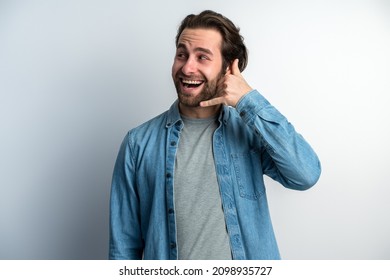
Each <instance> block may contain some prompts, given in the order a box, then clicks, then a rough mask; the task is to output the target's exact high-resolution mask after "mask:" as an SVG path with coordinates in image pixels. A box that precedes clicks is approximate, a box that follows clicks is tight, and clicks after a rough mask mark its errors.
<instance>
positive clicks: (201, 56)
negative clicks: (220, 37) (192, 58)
mask: <svg viewBox="0 0 390 280" xmlns="http://www.w3.org/2000/svg"><path fill="white" fill-rule="evenodd" d="M199 59H200V60H208V59H209V58H208V57H207V55H204V54H202V55H200V56H199Z"/></svg>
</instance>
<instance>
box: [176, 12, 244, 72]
mask: <svg viewBox="0 0 390 280" xmlns="http://www.w3.org/2000/svg"><path fill="white" fill-rule="evenodd" d="M185 28H190V29H191V28H192V29H194V28H211V29H216V30H217V31H219V32H220V33H221V35H222V48H221V53H222V57H223V69H226V68H227V66H230V65H231V64H232V62H233V61H234V60H235V59H236V58H238V59H239V63H238V68H239V69H240V71H241V72H242V71H244V69H245V67H246V65H247V64H248V53H247V49H246V47H245V44H244V38H243V37H242V36H241V35H240V28H238V27H236V26H235V25H234V24H233V22H232V21H231V20H230V19H228V18H226V17H224V16H223V15H221V14H218V13H216V12H213V11H210V10H206V11H203V12H201V13H200V14H199V15H194V14H191V15H188V16H186V17H185V18H184V20H183V21H182V22H181V25H180V26H179V29H178V30H177V35H176V46H177V44H178V41H179V37H180V35H181V33H182V32H183V30H184V29H185Z"/></svg>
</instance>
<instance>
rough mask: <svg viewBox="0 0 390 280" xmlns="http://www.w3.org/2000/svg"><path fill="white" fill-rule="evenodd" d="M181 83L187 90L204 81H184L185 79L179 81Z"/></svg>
mask: <svg viewBox="0 0 390 280" xmlns="http://www.w3.org/2000/svg"><path fill="white" fill-rule="evenodd" d="M180 81H181V83H182V84H183V86H184V87H187V88H195V87H198V86H200V85H201V84H203V83H204V81H201V80H186V79H180Z"/></svg>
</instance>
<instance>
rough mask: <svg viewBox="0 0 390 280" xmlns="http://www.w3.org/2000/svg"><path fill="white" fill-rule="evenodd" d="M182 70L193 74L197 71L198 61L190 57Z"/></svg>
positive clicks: (186, 73)
mask: <svg viewBox="0 0 390 280" xmlns="http://www.w3.org/2000/svg"><path fill="white" fill-rule="evenodd" d="M181 71H182V72H183V74H184V75H191V74H194V73H195V72H196V61H195V59H193V58H192V57H188V59H187V60H186V62H185V63H184V65H183V67H182V68H181Z"/></svg>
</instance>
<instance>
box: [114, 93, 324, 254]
mask: <svg viewBox="0 0 390 280" xmlns="http://www.w3.org/2000/svg"><path fill="white" fill-rule="evenodd" d="M218 120H219V126H218V128H217V129H216V130H215V132H214V135H213V154H214V161H215V167H216V173H217V179H218V184H219V188H220V194H221V200H222V205H223V212H224V216H225V222H226V228H227V231H228V235H229V240H230V247H231V252H232V257H233V259H236V260H243V259H280V254H279V250H278V246H277V242H276V240H275V235H274V231H273V228H272V223H271V219H270V214H269V209H268V204H267V197H266V190H265V187H264V181H263V175H267V176H269V177H271V178H273V179H274V180H276V181H278V182H280V183H281V184H282V185H283V186H285V187H286V188H290V189H295V190H306V189H308V188H310V187H311V186H313V185H314V184H315V183H316V182H317V180H318V178H319V176H320V173H321V167H320V162H319V160H318V157H317V155H316V154H315V152H314V151H313V150H312V148H311V147H310V146H309V144H308V143H307V142H306V141H305V140H304V139H303V137H302V136H301V135H300V134H298V133H297V132H296V131H295V129H294V127H293V126H292V125H291V124H290V123H289V122H288V121H287V119H286V118H285V117H284V116H283V115H282V114H280V113H279V112H278V111H277V110H276V109H275V108H274V107H273V106H272V105H271V104H270V103H269V102H268V101H267V100H266V99H265V98H264V97H263V96H262V95H261V94H260V93H259V92H258V91H256V90H253V91H251V92H250V93H248V94H246V95H245V96H244V97H243V98H241V100H240V101H239V102H238V104H237V106H236V108H232V107H229V106H223V107H222V109H221V112H220V116H219V119H218ZM182 128H183V121H182V120H181V117H180V113H179V109H178V101H176V102H175V103H174V104H173V105H172V106H171V108H170V109H169V110H168V111H167V112H165V113H163V114H161V115H159V116H157V117H155V118H154V119H152V120H150V121H148V122H146V123H144V124H142V125H141V126H139V127H137V128H134V129H132V130H130V131H129V132H128V134H127V135H126V137H125V139H124V140H123V142H122V145H121V148H120V151H119V154H118V157H117V161H116V163H115V168H114V173H113V178H112V188H111V206H110V249H109V258H110V259H155V260H157V259H170V260H175V259H177V257H178V255H177V252H178V250H177V245H176V244H177V236H176V224H175V205H174V181H173V179H174V174H173V172H174V164H175V157H176V152H177V147H178V143H179V141H180V131H181V130H182Z"/></svg>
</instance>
